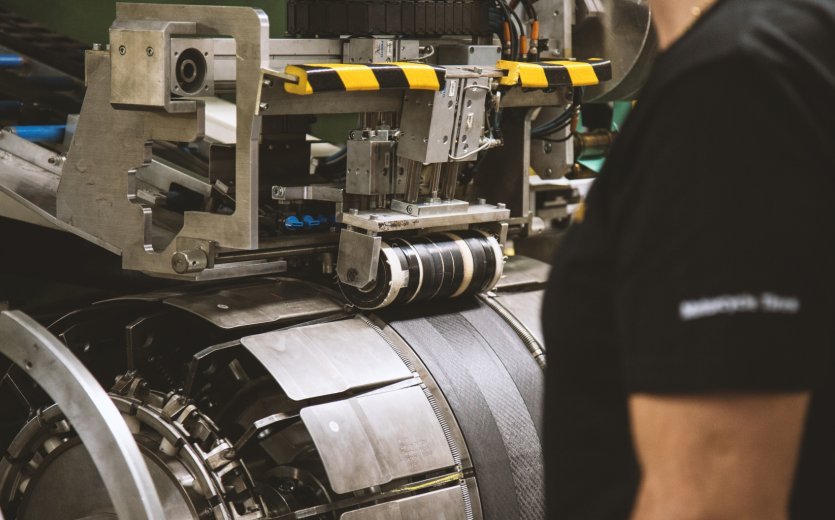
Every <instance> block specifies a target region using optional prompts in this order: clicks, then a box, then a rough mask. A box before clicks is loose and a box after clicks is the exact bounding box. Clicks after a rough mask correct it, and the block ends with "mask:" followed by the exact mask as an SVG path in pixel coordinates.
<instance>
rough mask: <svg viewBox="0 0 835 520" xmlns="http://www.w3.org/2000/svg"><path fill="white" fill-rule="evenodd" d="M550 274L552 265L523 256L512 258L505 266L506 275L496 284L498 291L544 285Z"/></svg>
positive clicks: (508, 259)
mask: <svg viewBox="0 0 835 520" xmlns="http://www.w3.org/2000/svg"><path fill="white" fill-rule="evenodd" d="M550 274H551V264H549V263H547V262H543V261H541V260H536V259H534V258H529V257H527V256H521V255H514V256H510V257H508V258H507V261H506V262H505V264H504V274H503V275H502V278H501V280H499V282H498V283H497V284H496V290H497V291H503V290H505V289H512V288H518V287H524V286H536V285H542V284H544V283H546V282H547V281H548V277H549V276H550Z"/></svg>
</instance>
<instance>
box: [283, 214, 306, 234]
mask: <svg viewBox="0 0 835 520" xmlns="http://www.w3.org/2000/svg"><path fill="white" fill-rule="evenodd" d="M284 227H286V228H287V229H289V230H296V229H301V228H303V227H304V222H302V221H301V220H299V217H297V216H295V215H290V216H289V217H287V218H286V219H284Z"/></svg>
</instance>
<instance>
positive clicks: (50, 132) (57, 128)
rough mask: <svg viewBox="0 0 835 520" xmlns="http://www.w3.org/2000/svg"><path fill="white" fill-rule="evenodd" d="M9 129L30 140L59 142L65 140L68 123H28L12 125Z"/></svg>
mask: <svg viewBox="0 0 835 520" xmlns="http://www.w3.org/2000/svg"><path fill="white" fill-rule="evenodd" d="M8 128H9V130H11V132H12V133H13V134H17V135H18V137H22V138H23V139H26V140H28V141H41V142H48V143H58V142H61V141H63V140H64V130H66V128H67V125H26V126H10V127H8Z"/></svg>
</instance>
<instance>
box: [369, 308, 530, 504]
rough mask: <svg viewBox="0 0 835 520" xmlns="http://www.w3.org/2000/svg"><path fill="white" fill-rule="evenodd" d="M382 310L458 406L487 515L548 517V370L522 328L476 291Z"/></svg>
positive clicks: (455, 405) (457, 409) (450, 399)
mask: <svg viewBox="0 0 835 520" xmlns="http://www.w3.org/2000/svg"><path fill="white" fill-rule="evenodd" d="M382 316H383V317H384V318H385V319H386V320H387V321H388V322H389V323H390V324H391V326H392V328H393V329H394V330H395V331H397V333H398V334H400V335H401V336H402V337H403V339H404V340H406V342H408V343H409V345H410V346H411V348H412V349H413V350H414V351H415V353H416V354H417V355H418V356H420V358H421V360H422V361H423V363H424V364H425V365H426V367H427V368H428V369H429V371H430V372H431V373H432V376H433V377H434V378H435V381H436V382H437V384H438V386H439V387H440V389H441V391H442V392H443V393H444V395H445V396H446V399H447V401H448V402H449V404H450V406H451V407H452V410H453V412H454V413H455V418H456V420H457V421H458V424H459V426H460V427H461V431H462V433H463V434H464V438H465V440H466V442H467V448H468V449H469V452H470V456H471V458H472V462H473V467H474V468H475V473H476V479H477V481H478V488H479V495H480V496H481V502H482V510H483V512H484V516H485V518H487V519H490V520H493V519H495V520H505V519H516V518H520V519H523V520H539V519H543V518H545V495H544V471H543V461H542V446H541V442H540V438H541V432H542V393H543V389H544V386H543V385H544V374H543V372H542V369H541V368H540V367H539V366H538V365H537V363H536V362H535V361H534V360H533V358H532V357H531V355H530V353H529V352H528V350H527V348H525V346H524V344H522V342H521V341H520V340H519V338H518V336H516V334H515V333H514V332H513V330H512V329H511V328H510V327H509V326H508V325H507V324H506V323H505V321H504V320H503V319H502V318H501V317H500V316H498V315H496V314H495V313H494V312H493V311H492V310H491V309H490V308H488V307H487V306H486V305H484V304H482V303H480V302H478V301H476V300H474V299H472V298H466V299H463V300H450V301H448V302H443V303H436V304H433V305H432V306H431V307H430V306H407V307H403V308H399V309H389V310H386V311H385V312H384V313H382Z"/></svg>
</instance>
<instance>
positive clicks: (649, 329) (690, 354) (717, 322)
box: [543, 0, 835, 520]
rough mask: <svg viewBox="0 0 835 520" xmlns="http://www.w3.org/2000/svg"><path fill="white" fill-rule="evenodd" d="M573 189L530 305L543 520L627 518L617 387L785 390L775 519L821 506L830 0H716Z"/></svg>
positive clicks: (829, 410)
mask: <svg viewBox="0 0 835 520" xmlns="http://www.w3.org/2000/svg"><path fill="white" fill-rule="evenodd" d="M586 206H587V207H586V212H585V219H584V221H583V222H582V223H581V224H578V225H575V226H574V227H573V229H572V230H571V231H570V232H569V234H568V236H567V238H566V240H565V242H564V244H563V246H562V248H561V250H560V252H559V253H558V255H557V259H556V260H555V263H554V269H553V275H552V280H551V284H550V289H549V292H548V295H547V297H546V301H545V305H544V308H543V313H544V315H543V318H544V320H543V321H544V328H545V335H546V342H547V343H548V356H549V369H548V382H547V413H546V436H545V439H546V440H545V444H546V446H545V450H546V468H547V478H548V482H547V486H548V487H547V490H548V507H549V518H555V519H560V520H571V519H583V520H587V519H598V518H599V519H621V518H622V519H626V518H628V517H629V514H630V511H631V508H632V503H633V500H634V496H635V492H636V489H637V484H638V480H639V477H640V475H639V469H638V466H637V463H636V461H635V454H634V450H633V447H632V442H631V438H630V434H629V425H628V414H627V409H626V404H627V397H628V395H629V394H630V393H634V392H643V393H657V394H664V393H700V392H716V391H763V392H769V391H791V390H813V399H812V405H811V408H810V412H809V418H808V424H807V428H806V431H805V435H804V444H803V447H802V450H801V456H800V461H799V465H798V471H797V477H796V480H795V485H794V489H793V495H792V520H805V519H820V518H835V502H833V500H832V499H831V498H830V495H831V493H832V489H830V488H831V486H832V485H835V394H834V393H833V381H832V379H833V374H832V369H833V356H832V351H833V346H835V335H834V334H833V333H835V328H834V327H835V325H834V324H835V320H833V318H835V2H832V1H828V0H820V1H813V0H720V1H719V3H718V4H717V5H716V6H715V7H714V8H713V9H711V10H710V11H709V12H708V13H707V14H706V15H705V16H704V17H703V18H702V19H701V20H700V21H699V22H698V23H697V24H696V25H695V26H694V27H693V29H691V31H690V32H688V34H686V35H685V36H684V37H683V38H682V39H680V40H679V41H678V42H676V43H675V44H674V45H673V46H672V47H671V48H670V49H669V50H667V51H666V52H664V53H663V54H662V55H661V56H660V57H659V60H658V62H657V63H656V66H655V69H654V71H653V74H652V77H651V78H650V81H649V82H648V84H647V86H646V87H645V89H644V92H643V93H642V95H641V97H640V99H639V102H638V104H637V107H636V109H635V111H634V112H633V114H632V115H631V116H630V119H629V121H628V122H627V124H626V125H625V127H624V131H623V133H622V135H621V138H620V139H619V140H618V142H617V143H616V146H615V149H614V150H613V152H612V154H611V156H610V158H609V160H608V162H607V165H606V168H605V169H604V171H603V173H602V174H601V176H600V178H599V179H598V180H597V181H595V184H594V186H593V187H592V189H591V192H590V194H589V197H588V200H587V204H586Z"/></svg>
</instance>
